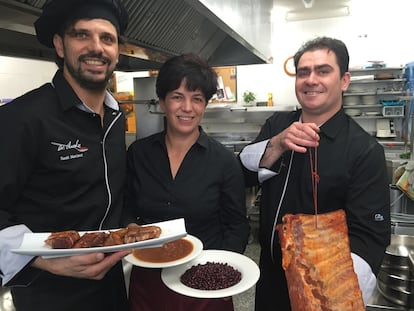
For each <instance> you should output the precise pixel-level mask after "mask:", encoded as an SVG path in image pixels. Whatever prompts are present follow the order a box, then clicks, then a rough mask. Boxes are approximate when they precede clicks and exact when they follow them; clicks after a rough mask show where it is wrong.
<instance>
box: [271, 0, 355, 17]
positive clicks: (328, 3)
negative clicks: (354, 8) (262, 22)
mask: <svg viewBox="0 0 414 311" xmlns="http://www.w3.org/2000/svg"><path fill="white" fill-rule="evenodd" d="M305 2H306V3H309V4H311V7H310V8H306V7H305ZM350 4H351V0H273V5H274V7H275V9H276V10H278V9H283V10H285V11H286V12H287V13H292V15H293V14H294V15H295V16H297V17H298V20H306V19H314V18H322V17H335V16H338V10H340V9H343V8H345V7H348V8H349V6H350Z"/></svg>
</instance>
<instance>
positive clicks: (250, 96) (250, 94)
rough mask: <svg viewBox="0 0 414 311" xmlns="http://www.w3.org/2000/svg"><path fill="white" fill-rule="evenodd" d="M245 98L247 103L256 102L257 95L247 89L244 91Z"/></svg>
mask: <svg viewBox="0 0 414 311" xmlns="http://www.w3.org/2000/svg"><path fill="white" fill-rule="evenodd" d="M243 100H244V102H245V103H250V102H254V101H255V100H256V95H255V94H254V93H253V92H250V91H245V92H244V93H243Z"/></svg>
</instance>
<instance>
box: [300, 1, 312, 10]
mask: <svg viewBox="0 0 414 311" xmlns="http://www.w3.org/2000/svg"><path fill="white" fill-rule="evenodd" d="M302 2H303V5H304V6H305V8H306V9H310V8H311V7H313V2H314V0H302Z"/></svg>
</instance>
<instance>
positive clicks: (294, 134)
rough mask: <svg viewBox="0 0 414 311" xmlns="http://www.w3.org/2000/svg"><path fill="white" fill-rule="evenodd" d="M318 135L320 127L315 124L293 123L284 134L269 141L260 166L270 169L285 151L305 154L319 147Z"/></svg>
mask: <svg viewBox="0 0 414 311" xmlns="http://www.w3.org/2000/svg"><path fill="white" fill-rule="evenodd" d="M318 133H319V127H318V126H317V125H316V124H315V123H301V122H294V123H292V124H291V125H290V126H289V127H288V128H287V129H285V130H284V131H283V132H281V133H279V134H278V135H276V136H273V137H272V138H271V139H270V140H269V143H268V145H267V148H266V151H265V153H264V155H263V158H262V160H261V161H260V166H261V167H267V168H270V167H271V166H272V165H273V163H275V162H276V161H277V160H278V159H279V158H280V157H281V156H282V154H283V153H284V152H285V151H288V150H293V151H295V152H300V153H305V152H306V150H307V148H308V147H317V146H318V145H319V135H318Z"/></svg>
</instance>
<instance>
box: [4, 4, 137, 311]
mask: <svg viewBox="0 0 414 311" xmlns="http://www.w3.org/2000/svg"><path fill="white" fill-rule="evenodd" d="M127 24H128V17H127V13H126V11H125V9H124V7H123V6H122V4H121V2H120V0H54V1H51V2H49V3H47V4H46V5H45V7H44V8H43V13H42V15H41V16H40V17H39V19H38V20H37V21H36V22H35V29H36V34H37V38H38V40H39V42H41V43H42V44H44V45H46V46H48V47H53V48H54V49H55V51H56V56H57V61H56V63H57V65H58V67H59V69H58V70H57V72H56V74H55V76H54V77H53V81H52V82H51V83H47V84H45V85H43V86H41V87H39V88H38V89H35V90H32V91H30V92H28V93H26V94H24V95H22V96H21V97H19V98H16V99H15V100H14V101H12V102H11V103H9V104H7V105H3V106H2V107H1V108H0V145H1V146H5V147H4V148H2V151H1V152H0V171H1V175H0V176H1V177H0V278H1V279H2V286H9V287H10V288H11V293H12V296H13V301H14V305H15V307H16V310H17V311H26V310H30V311H33V310H39V311H49V310H50V311H52V310H53V311H56V310H59V311H62V310H71V311H73V310H76V311H83V310H85V311H86V310H88V311H90V310H99V311H114V310H126V309H127V298H126V290H125V282H124V276H123V269H122V263H121V259H122V258H123V257H124V256H125V255H127V254H129V253H130V251H129V250H124V251H119V252H115V253H111V254H108V253H107V254H104V253H102V252H95V253H90V254H83V255H79V254H71V255H70V256H66V257H60V258H43V257H42V256H41V254H36V253H34V254H33V253H29V254H27V253H24V254H22V253H21V252H17V253H16V251H15V249H19V247H20V244H21V242H22V241H23V236H24V234H25V233H29V234H31V233H33V232H34V233H38V232H46V233H47V232H55V231H65V230H77V231H92V230H106V229H112V228H119V226H120V225H121V223H120V222H121V212H122V211H121V209H122V204H123V203H122V188H123V184H124V177H125V116H124V115H123V113H122V112H121V111H120V109H119V105H118V103H117V102H116V101H115V99H114V98H113V97H112V96H111V95H110V94H109V93H108V92H107V91H106V86H107V83H108V80H109V78H110V77H111V76H112V73H113V71H114V69H115V67H116V64H117V62H118V57H119V45H120V38H121V36H122V35H123V33H124V31H125V29H126V27H127ZM29 237H30V236H29ZM29 244H30V243H29ZM29 246H30V245H29ZM29 248H30V247H29ZM32 248H34V249H38V248H40V249H44V245H43V243H41V245H37V244H35V245H32Z"/></svg>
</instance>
